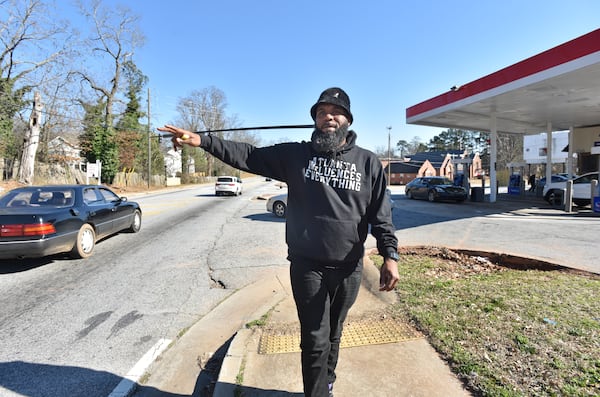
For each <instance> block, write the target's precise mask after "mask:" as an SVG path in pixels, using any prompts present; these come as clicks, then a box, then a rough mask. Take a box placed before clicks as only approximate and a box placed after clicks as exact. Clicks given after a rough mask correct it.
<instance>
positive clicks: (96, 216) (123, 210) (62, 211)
mask: <svg viewBox="0 0 600 397" xmlns="http://www.w3.org/2000/svg"><path fill="white" fill-rule="evenodd" d="M141 225H142V210H141V208H140V206H139V204H138V203H136V202H134V201H128V200H127V198H126V197H119V196H118V195H117V194H115V193H114V192H113V191H112V190H110V189H109V188H108V187H106V186H101V185H100V186H99V185H52V186H50V185H49V186H27V187H20V188H16V189H13V190H11V191H9V192H8V193H6V194H5V195H3V196H2V197H0V259H9V258H36V257H43V256H48V255H53V254H59V253H66V252H68V253H70V255H71V256H72V257H74V258H87V257H89V256H91V255H92V253H93V250H94V247H95V245H96V241H98V240H99V239H101V238H103V237H107V236H109V235H111V234H114V233H117V232H119V231H122V230H128V231H130V232H133V233H135V232H138V231H139V230H140V227H141Z"/></svg>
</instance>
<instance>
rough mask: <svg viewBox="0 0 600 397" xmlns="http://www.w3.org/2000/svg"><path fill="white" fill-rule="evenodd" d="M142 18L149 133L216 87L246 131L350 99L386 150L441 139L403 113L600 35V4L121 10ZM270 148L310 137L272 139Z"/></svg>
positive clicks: (443, 2) (223, 4)
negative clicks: (331, 94) (335, 89)
mask: <svg viewBox="0 0 600 397" xmlns="http://www.w3.org/2000/svg"><path fill="white" fill-rule="evenodd" d="M105 4H123V5H126V6H128V7H129V8H130V9H132V10H133V12H134V13H136V14H138V15H139V16H140V17H141V28H142V30H143V33H144V34H145V36H146V44H145V46H144V47H143V48H141V49H140V50H138V51H137V53H136V55H135V57H134V61H135V62H136V64H137V65H138V67H139V68H140V69H141V70H142V72H143V73H144V74H146V75H147V76H148V77H149V88H150V91H151V113H152V120H151V122H152V126H153V127H158V126H161V125H163V124H165V123H169V122H172V121H173V120H174V119H175V117H176V112H175V106H176V103H177V100H178V98H180V97H183V96H186V95H188V94H189V93H190V92H191V91H192V90H194V89H203V88H206V87H209V86H215V87H217V88H219V89H221V90H222V91H223V92H224V93H225V95H226V97H227V103H228V106H227V108H226V111H227V113H228V115H234V114H235V115H236V116H237V118H238V120H239V122H240V124H241V126H244V127H252V126H261V125H280V124H309V123H311V122H312V120H311V118H310V115H309V109H310V107H311V106H312V104H313V103H314V102H315V101H316V99H317V97H318V96H319V94H320V92H321V91H322V90H324V89H325V88H327V87H331V86H339V87H342V88H343V89H344V90H346V92H347V93H348V94H349V96H350V99H351V102H352V113H353V114H354V124H353V129H354V130H355V131H357V133H358V144H359V145H361V146H363V147H365V148H368V149H371V150H375V149H377V148H382V147H383V148H387V143H388V129H387V127H388V126H391V127H392V129H391V141H392V145H394V144H395V142H397V141H398V140H400V139H404V140H407V141H410V140H412V139H413V137H415V136H418V137H420V139H421V140H422V141H423V142H427V141H429V139H431V138H432V137H433V136H435V135H437V134H439V132H440V131H442V130H441V129H439V128H432V127H423V126H415V125H407V124H406V113H405V112H406V108H407V107H410V106H412V105H415V104H417V103H419V102H422V101H424V100H427V99H429V98H431V97H434V96H437V95H439V94H441V93H443V92H445V91H447V90H448V89H449V88H450V87H452V86H453V85H462V84H464V83H467V82H470V81H472V80H475V79H477V78H480V77H483V76H485V75H487V74H490V73H493V72H495V71H496V70H498V69H500V68H503V67H506V66H509V65H511V64H514V63H516V62H518V61H520V60H522V59H525V58H528V57H530V56H533V55H535V54H538V53H540V52H542V51H545V50H547V49H549V48H552V47H554V46H557V45H559V44H562V43H564V42H566V41H569V40H572V39H574V38H576V37H579V36H581V35H583V34H586V33H588V32H590V31H592V30H595V29H597V28H598V27H599V26H600V1H597V0H588V1H586V0H573V1H569V2H566V1H564V0H562V1H555V0H497V1H496V0H478V1H475V0H420V1H406V0H370V1H365V0H363V1H355V0H344V1H326V0H316V1H315V0H302V1H301V0H297V1H292V0H279V1H276V0H254V1H243V0H218V1H215V0H213V1H202V0H198V1H193V0H187V1H186V0H169V1H142V0H136V1H117V0H108V1H107V0H105ZM259 136H260V137H261V139H262V141H263V143H270V142H274V141H278V140H280V139H282V138H288V139H289V140H303V139H308V138H309V136H310V130H286V131H264V132H261V133H260V134H259Z"/></svg>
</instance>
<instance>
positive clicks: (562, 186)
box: [544, 172, 598, 206]
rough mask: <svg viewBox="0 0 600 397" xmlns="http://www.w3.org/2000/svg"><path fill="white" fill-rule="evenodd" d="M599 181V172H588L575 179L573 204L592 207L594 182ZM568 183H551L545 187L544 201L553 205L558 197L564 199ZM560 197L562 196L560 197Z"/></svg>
mask: <svg viewBox="0 0 600 397" xmlns="http://www.w3.org/2000/svg"><path fill="white" fill-rule="evenodd" d="M593 179H595V180H598V173H597V172H588V173H587V174H583V175H581V176H578V177H577V178H574V179H573V203H574V204H575V205H577V206H585V205H590V203H591V201H592V187H591V183H592V180H593ZM566 190H567V182H566V181H561V182H551V183H549V184H546V185H545V186H544V200H546V201H547V202H549V203H550V204H553V203H554V202H555V200H556V199H557V197H564V194H565V192H566ZM558 195H560V196H558Z"/></svg>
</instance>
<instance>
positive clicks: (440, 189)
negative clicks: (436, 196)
mask: <svg viewBox="0 0 600 397" xmlns="http://www.w3.org/2000/svg"><path fill="white" fill-rule="evenodd" d="M435 191H436V192H438V193H443V192H444V189H443V188H441V187H438V186H436V187H435Z"/></svg>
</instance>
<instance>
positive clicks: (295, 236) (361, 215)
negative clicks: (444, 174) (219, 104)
mask: <svg viewBox="0 0 600 397" xmlns="http://www.w3.org/2000/svg"><path fill="white" fill-rule="evenodd" d="M355 142H356V133H355V132H354V131H349V132H348V136H347V137H346V144H345V145H344V146H343V147H341V148H340V149H338V150H337V151H336V152H334V153H329V154H323V153H317V152H316V151H315V150H314V149H313V147H312V144H311V143H310V142H300V143H282V144H277V145H273V146H267V147H261V148H257V147H255V146H253V145H250V144H247V143H242V142H233V141H227V140H223V139H220V138H218V137H216V136H214V135H203V136H202V140H201V147H202V148H203V149H204V150H206V151H208V152H209V153H211V154H213V155H214V156H215V157H217V158H219V159H221V160H222V161H224V162H225V163H227V164H229V165H231V166H233V167H235V168H238V169H240V170H243V171H248V172H251V173H253V174H258V175H263V176H266V177H271V178H273V179H276V180H279V181H282V182H285V183H287V185H288V202H287V211H286V242H287V245H288V258H289V259H290V260H292V261H293V260H294V259H295V258H297V259H305V260H306V259H308V260H311V261H316V262H319V263H321V264H323V265H330V266H344V265H346V264H347V265H355V264H356V262H357V260H358V259H360V258H362V256H363V254H364V242H365V240H366V238H367V233H368V232H369V225H371V234H372V235H373V236H374V237H375V239H376V240H377V248H378V250H379V253H380V254H381V255H383V256H387V254H388V253H389V252H396V251H397V247H398V240H397V238H396V236H395V235H394V231H395V230H394V225H393V224H392V216H391V208H390V202H389V198H388V197H387V194H386V180H385V174H384V172H383V166H382V165H381V162H380V161H379V159H378V158H377V157H376V156H375V154H374V153H372V152H370V151H368V150H366V149H363V148H361V147H359V146H357V145H355Z"/></svg>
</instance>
